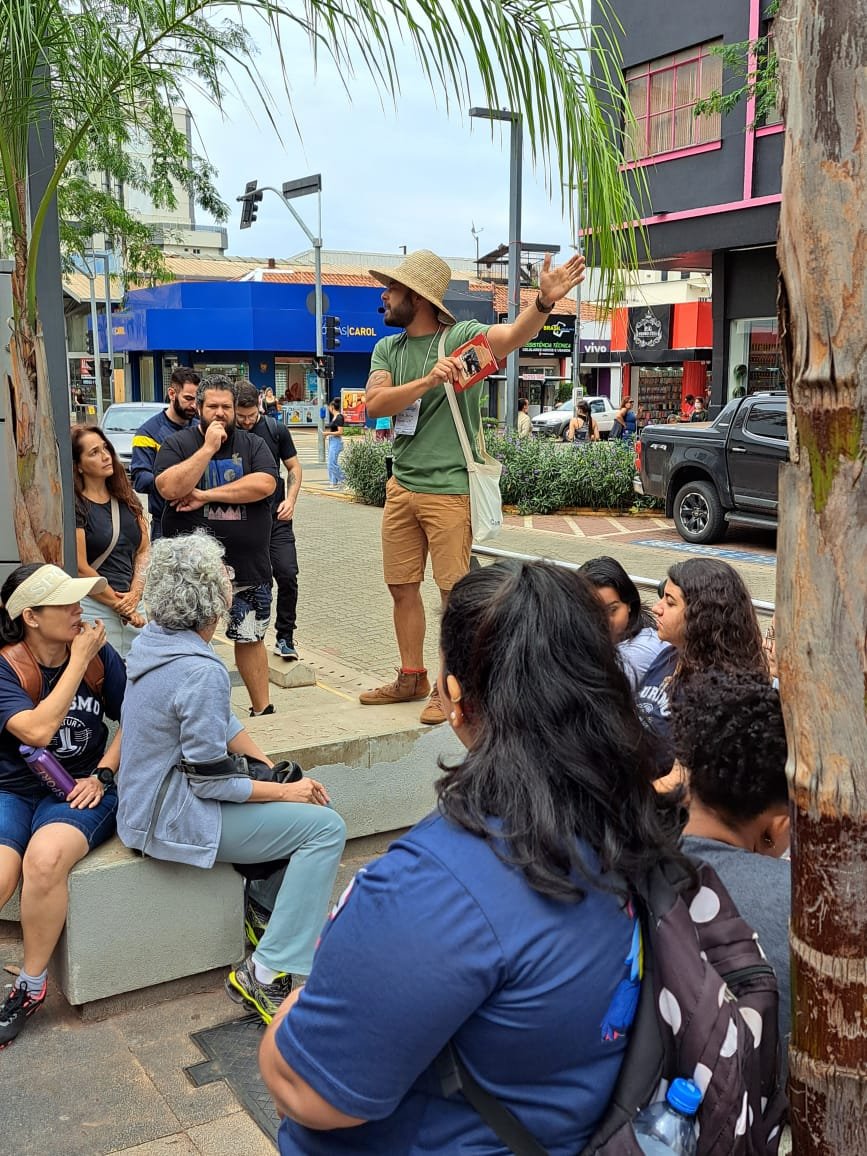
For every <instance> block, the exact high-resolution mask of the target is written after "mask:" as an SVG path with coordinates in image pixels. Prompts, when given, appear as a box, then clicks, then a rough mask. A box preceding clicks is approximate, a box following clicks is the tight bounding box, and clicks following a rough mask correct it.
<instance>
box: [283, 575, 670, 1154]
mask: <svg viewBox="0 0 867 1156" xmlns="http://www.w3.org/2000/svg"><path fill="white" fill-rule="evenodd" d="M576 611H577V618H578V621H579V622H580V628H579V629H578V630H576V627H575V622H576ZM439 693H440V696H441V700H442V702H443V705H444V708H445V710H446V713H447V715H448V720H449V722H450V724H451V727H452V729H453V731H454V733H455V735H456V736H457V737H458V739H459V740H460V742H461V743H462V744H463V745H464V746H465V747H466V753H465V754H464V755H463V757H462V758H460V759H459V760H457V761H456V762H455V763H453V764H451V765H447V764H442V765H443V767H444V774H443V776H442V778H441V779H440V781H439V782H438V784H437V793H438V796H439V808H438V812H437V813H435V814H432V815H431V816H429V817H428V818H427V819H425V820H423V821H422V822H421V823H420V824H418V825H417V826H416V827H415V828H413V830H412V831H410V832H409V833H408V834H407V835H405V836H404V837H403V838H402V839H400V840H399V841H398V842H397V843H395V844H394V845H393V846H392V847H391V848H390V850H389V851H388V853H387V854H386V855H384V856H383V857H382V858H381V859H379V860H378V861H377V862H375V863H373V864H371V865H369V866H368V867H367V868H366V869H365V870H363V871H362V872H360V874H359V875H358V876H357V877H356V879H355V882H354V884H353V886H352V888H351V889H350V890H349V891H348V893H347V895H346V896H345V897H344V900H343V901H342V904H341V905H340V908H339V910H338V912H337V913H336V914H335V915H334V916H333V917H332V920H331V922H330V923H329V925H328V926H327V928H326V930H325V932H324V933H323V937H322V940H321V943H320V946H319V948H318V950H317V955H316V957H315V959H314V964H313V970H312V973H311V976H310V979H309V981H308V984H307V986H306V988H305V989H304V990H303V991H302V992H301V994H300V996H296V997H294V998H290V1000H288V1001H287V1002H286V1004H284V1006H283V1009H281V1013H280V1014H279V1015H278V1017H277V1021H276V1022H275V1024H274V1025H273V1030H272V1029H269V1031H268V1033H267V1035H266V1037H265V1040H264V1041H263V1045H262V1051H261V1056H260V1063H261V1068H262V1073H263V1076H264V1078H265V1081H266V1083H267V1085H268V1087H269V1088H270V1090H271V1093H272V1095H273V1096H274V1098H275V1102H276V1103H277V1106H278V1109H279V1110H280V1112H281V1114H282V1115H284V1116H285V1119H284V1122H283V1125H282V1127H281V1130H280V1136H279V1143H280V1151H281V1153H282V1154H283V1156H290V1154H295V1153H302V1152H303V1153H323V1154H324V1153H328V1154H329V1156H337V1154H339V1153H362V1152H364V1153H372V1152H377V1153H379V1152H382V1153H385V1152H389V1153H392V1152H393V1153H397V1152H401V1153H406V1154H407V1156H409V1154H416V1153H422V1152H424V1153H425V1154H426V1156H436V1154H442V1156H445V1154H446V1153H449V1154H450V1153H455V1152H470V1151H473V1152H488V1151H490V1152H499V1151H502V1146H501V1145H499V1144H498V1142H497V1141H496V1139H495V1137H494V1136H493V1134H492V1132H491V1131H490V1129H489V1128H488V1126H487V1125H486V1124H485V1123H484V1122H483V1121H482V1119H481V1117H480V1116H478V1115H477V1114H476V1112H475V1111H474V1110H473V1108H471V1107H470V1106H469V1104H468V1103H467V1102H466V1101H465V1100H464V1099H463V1098H461V1097H455V1098H452V1097H450V1096H448V1095H447V1094H446V1093H444V1092H443V1090H442V1088H441V1086H440V1083H439V1081H438V1079H437V1076H436V1071H435V1064H434V1061H435V1058H436V1057H437V1055H438V1053H439V1052H440V1051H441V1049H442V1048H443V1047H444V1046H445V1045H446V1044H447V1043H449V1042H450V1041H451V1042H452V1043H453V1045H454V1047H455V1048H456V1050H457V1051H458V1053H459V1055H460V1057H461V1059H462V1060H463V1062H464V1064H465V1065H466V1067H467V1068H468V1069H469V1070H470V1071H471V1072H472V1074H473V1076H474V1077H475V1079H476V1080H477V1081H478V1082H479V1083H480V1084H481V1085H482V1086H483V1087H484V1088H486V1090H487V1091H489V1092H490V1093H492V1094H493V1095H495V1096H496V1097H497V1099H498V1100H500V1101H501V1102H502V1103H504V1104H505V1105H506V1106H507V1107H508V1108H509V1109H510V1110H511V1111H512V1112H513V1113H514V1114H515V1115H516V1116H518V1117H519V1119H520V1120H521V1122H522V1123H523V1124H524V1125H525V1126H526V1127H527V1128H528V1129H529V1130H530V1131H531V1132H532V1133H533V1134H534V1135H535V1136H537V1137H538V1138H539V1141H540V1143H541V1144H542V1145H543V1146H544V1148H545V1149H546V1150H547V1151H550V1152H552V1153H553V1152H556V1153H566V1152H576V1151H579V1150H580V1149H581V1148H582V1146H583V1145H584V1143H585V1141H586V1140H587V1139H588V1137H589V1136H590V1134H591V1133H592V1131H593V1128H594V1126H595V1124H596V1123H597V1121H598V1120H599V1118H600V1117H601V1115H602V1114H603V1112H604V1111H605V1108H606V1106H607V1104H608V1100H609V1097H610V1095H611V1091H612V1089H613V1087H614V1084H615V1081H616V1079H617V1075H618V1072H619V1070H620V1067H621V1063H622V1060H623V1055H624V1051H625V1047H626V1039H627V1033H628V1030H629V1027H630V1025H631V1023H632V1019H633V1015H634V1000H635V998H636V996H637V992H638V987H639V983H640V963H639V960H640V956H641V951H640V934H639V932H638V930H637V923H636V920H635V917H634V912H633V910H632V908H631V905H630V902H629V895H630V889H631V885H632V884H634V883H636V882H637V881H638V880H639V879H640V878H642V877H643V875H644V873H645V872H646V870H647V869H648V868H649V867H650V866H651V865H653V864H655V863H656V862H657V861H658V860H659V858H660V857H661V856H669V855H672V854H674V855H677V854H678V852H677V851H676V841H677V832H676V830H675V823H674V815H673V813H672V812H669V811H667V810H664V809H663V808H667V807H668V806H669V804H668V801H667V800H662V799H659V798H658V797H657V796H656V794H655V792H654V790H653V787H652V783H651V775H652V771H653V766H654V762H653V755H652V751H651V740H650V738H649V736H648V734H647V732H646V731H645V729H644V728H643V726H642V724H641V721H640V719H639V717H638V714H637V712H636V709H635V704H634V701H633V697H632V693H631V690H630V687H629V683H628V681H627V679H626V676H625V675H624V673H623V670H622V669H621V667H620V664H619V662H618V661H617V657H616V655H615V651H614V648H613V647H612V645H611V638H610V634H609V630H608V623H607V621H606V618H605V615H604V613H603V610H602V606H601V604H600V602H599V599H598V598H597V596H596V592H595V590H594V589H593V588H592V587H591V586H590V584H589V583H588V582H587V581H586V580H585V579H584V578H583V577H582V576H581V575H580V574H575V573H571V572H568V571H565V570H562V569H558V568H556V567H554V566H551V565H548V564H545V563H526V564H520V565H518V566H511V565H509V566H506V565H496V566H490V567H485V568H483V569H480V570H476V571H471V572H470V573H469V574H468V575H466V576H465V577H464V578H462V579H461V580H460V581H459V582H458V583H457V584H456V585H455V587H454V588H453V589H452V591H451V593H450V595H449V599H448V603H447V605H446V608H445V612H444V614H443V620H442V631H441V671H440V677H439ZM624 961H626V962H624Z"/></svg>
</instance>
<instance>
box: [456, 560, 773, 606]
mask: <svg viewBox="0 0 867 1156" xmlns="http://www.w3.org/2000/svg"><path fill="white" fill-rule="evenodd" d="M473 553H474V554H476V555H478V556H479V557H482V558H508V559H510V560H512V561H514V562H549V563H550V564H551V565H552V566H560V567H561V568H562V569H563V570H580V569H581V566H582V563H581V562H564V561H563V560H562V559H560V558H545V557H542V556H541V555H540V554H516V553H515V552H514V551H512V550H498V549H496V547H494V546H478V545H476V543H475V542H474V543H473ZM629 577H630V578H631V580H632V581H633V582H634V583H635V585H636V586H637V587H638V589H639V590H652V591H653V592H654V594H657V595H658V593H659V583H660V579H659V578H645V577H643V576H642V575H641V574H630V575H629ZM751 601H752V604H753V609H754V610H755V612H756V614H763V615H767V616H768V617H770V616H771V615H772V614H773V613H774V603H773V602H764V601H762V599H761V598H753V599H751Z"/></svg>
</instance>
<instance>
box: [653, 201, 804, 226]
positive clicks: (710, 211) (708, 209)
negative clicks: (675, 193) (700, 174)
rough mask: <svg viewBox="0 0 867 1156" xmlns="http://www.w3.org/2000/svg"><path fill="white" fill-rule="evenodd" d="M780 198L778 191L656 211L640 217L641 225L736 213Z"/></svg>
mask: <svg viewBox="0 0 867 1156" xmlns="http://www.w3.org/2000/svg"><path fill="white" fill-rule="evenodd" d="M781 200H782V196H781V194H780V193H771V194H770V195H769V196H767V197H750V198H749V199H746V198H745V199H744V200H742V201H729V202H728V204H725V205H703V206H701V208H698V209H682V210H680V211H679V212H677V213H656V214H654V215H653V216H652V217H642V218H641V220H640V221H639V224H641V225H661V224H663V223H664V222H665V221H688V220H690V219H691V218H693V217H713V216H715V215H716V214H717V213H736V212H738V211H739V210H741V209H759V208H761V207H762V206H763V205H778V204H779V203H780V201H781Z"/></svg>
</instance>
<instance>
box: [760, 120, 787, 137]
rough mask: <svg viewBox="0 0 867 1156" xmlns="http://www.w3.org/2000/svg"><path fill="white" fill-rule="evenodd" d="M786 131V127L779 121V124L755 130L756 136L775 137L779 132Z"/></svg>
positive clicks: (767, 125)
mask: <svg viewBox="0 0 867 1156" xmlns="http://www.w3.org/2000/svg"><path fill="white" fill-rule="evenodd" d="M785 131H786V126H785V125H784V124H783V123H782V121H780V123H779V124H766V125H765V126H764V128H757V129H756V136H777V135H778V134H779V133H781V132H785Z"/></svg>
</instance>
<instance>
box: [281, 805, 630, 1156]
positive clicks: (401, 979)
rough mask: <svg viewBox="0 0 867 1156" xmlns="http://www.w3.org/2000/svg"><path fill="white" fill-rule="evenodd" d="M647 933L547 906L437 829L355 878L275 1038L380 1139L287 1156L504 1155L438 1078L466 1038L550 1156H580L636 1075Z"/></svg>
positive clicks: (516, 879)
mask: <svg viewBox="0 0 867 1156" xmlns="http://www.w3.org/2000/svg"><path fill="white" fill-rule="evenodd" d="M634 931H635V923H634V920H633V919H632V918H631V916H629V915H628V914H627V913H626V912H625V911H624V909H623V906H622V904H621V902H620V901H619V900H618V899H617V898H616V897H615V896H614V895H611V894H609V893H607V892H602V891H599V890H596V889H595V888H592V889H590V890H588V892H587V895H586V898H585V899H584V900H583V901H582V902H580V903H577V904H576V903H564V902H558V901H555V900H553V899H549V898H546V897H544V896H542V895H540V894H539V893H538V892H536V891H533V890H532V889H531V888H530V887H529V886H528V884H527V882H526V880H525V878H524V876H523V875H522V873H521V872H520V871H518V870H517V869H516V868H514V867H511V866H508V865H507V864H505V863H503V862H502V861H501V860H500V859H498V858H497V856H496V855H495V854H494V852H493V851H492V850H491V848H490V847H489V846H488V844H487V843H486V842H485V841H484V840H483V839H480V838H479V837H477V836H475V835H472V834H470V833H469V832H467V831H465V830H463V829H461V828H458V827H456V826H454V825H453V824H452V823H450V822H449V821H447V820H445V819H443V818H442V817H441V816H439V815H432V816H430V817H428V818H427V819H425V820H424V821H423V822H421V823H420V824H419V825H418V826H417V827H415V828H414V829H413V830H412V831H410V832H409V833H408V834H407V835H405V836H404V837H403V838H402V839H400V840H399V841H398V842H397V843H395V844H394V845H393V846H392V847H391V848H390V850H389V851H388V853H387V854H386V855H384V856H383V857H382V858H381V859H379V860H378V861H376V862H374V863H372V864H371V865H370V866H368V867H367V868H365V869H364V870H363V871H362V872H360V873H359V875H358V876H356V879H355V881H354V883H353V885H352V886H351V888H350V890H349V891H348V894H347V895H345V896H344V899H343V900H342V901H341V904H340V905H339V907H338V910H337V911H336V913H335V914H334V915H332V918H331V920H330V921H329V923H328V925H327V927H326V929H325V932H324V933H323V936H322V939H321V942H320V944H319V947H318V949H317V954H316V958H315V960H314V965H313V971H312V974H311V976H310V979H309V981H308V983H307V986H306V987H305V989H304V991H303V992H302V993H301V996H300V998H299V1000H298V1003H297V1004H296V1006H295V1007H294V1008H293V1009H292V1011H291V1012H290V1013H289V1015H288V1016H287V1017H286V1019H285V1020H284V1021H283V1023H282V1024H281V1025H280V1027H279V1029H278V1031H277V1035H276V1042H277V1047H278V1048H279V1050H280V1052H281V1054H282V1055H283V1057H284V1058H285V1060H286V1062H287V1063H288V1064H289V1065H290V1066H291V1067H292V1068H293V1069H294V1070H295V1071H296V1072H297V1073H298V1074H299V1075H301V1076H302V1077H303V1078H304V1079H305V1080H306V1081H307V1082H308V1083H309V1084H310V1086H311V1087H312V1088H314V1089H315V1091H317V1092H318V1093H319V1094H320V1095H321V1096H322V1097H323V1098H324V1099H325V1100H327V1101H328V1103H330V1104H331V1105H332V1106H333V1107H335V1108H337V1109H338V1110H340V1111H341V1112H344V1113H346V1114H347V1115H350V1116H356V1117H360V1118H361V1119H364V1120H366V1121H368V1122H367V1123H365V1124H363V1125H361V1126H359V1127H356V1128H346V1129H338V1130H334V1131H330V1132H318V1131H313V1130H310V1129H307V1128H304V1127H301V1126H300V1125H298V1124H295V1123H293V1122H292V1121H289V1120H284V1122H283V1124H282V1126H281V1129H280V1135H279V1144H280V1152H281V1153H282V1156H294V1154H296V1153H310V1154H322V1156H326V1154H327V1156H338V1154H339V1153H368V1154H369V1156H373V1154H374V1153H375V1154H376V1156H386V1154H387V1156H422V1153H424V1156H433V1154H438V1153H439V1154H442V1156H445V1154H446V1153H448V1154H455V1153H471V1152H472V1153H484V1154H485V1156H490V1154H496V1153H503V1154H504V1156H505V1153H506V1149H505V1148H503V1146H502V1145H501V1144H499V1142H498V1141H497V1139H496V1137H495V1136H494V1134H493V1133H492V1132H491V1131H490V1129H489V1128H488V1127H487V1125H486V1124H485V1123H484V1122H483V1121H482V1120H481V1118H480V1117H479V1116H478V1115H477V1113H476V1112H475V1111H474V1110H473V1109H472V1108H471V1107H470V1106H469V1105H468V1104H467V1102H466V1101H465V1100H464V1099H463V1097H462V1096H457V1097H449V1098H446V1097H445V1096H444V1095H443V1093H442V1091H441V1089H440V1086H439V1082H438V1080H437V1078H436V1075H435V1073H434V1072H433V1071H432V1069H431V1065H432V1062H433V1061H434V1059H435V1057H436V1056H437V1055H438V1053H439V1052H440V1051H441V1049H442V1048H443V1046H444V1045H445V1044H446V1043H447V1042H448V1040H450V1039H451V1038H452V1037H454V1039H455V1042H456V1045H457V1047H458V1050H459V1052H460V1055H461V1057H462V1059H463V1060H464V1062H465V1064H466V1065H467V1067H468V1069H469V1070H470V1071H471V1072H472V1074H473V1075H474V1076H475V1078H476V1079H477V1080H478V1081H479V1083H480V1084H482V1086H483V1087H485V1088H487V1089H488V1090H489V1091H490V1092H492V1093H493V1094H494V1095H495V1096H497V1097H498V1099H500V1100H502V1102H503V1103H505V1104H506V1106H507V1107H509V1108H510V1109H511V1111H512V1112H514V1113H515V1114H516V1115H517V1116H518V1117H519V1119H520V1120H521V1121H522V1122H523V1123H524V1124H525V1125H526V1126H527V1127H528V1128H529V1129H530V1131H531V1132H533V1134H534V1135H536V1136H537V1137H538V1139H539V1141H540V1142H541V1143H542V1144H543V1145H544V1147H545V1148H546V1149H547V1151H548V1152H549V1153H550V1154H551V1156H574V1154H575V1152H577V1151H579V1150H580V1149H581V1148H582V1147H583V1145H584V1143H585V1142H586V1140H587V1139H588V1138H589V1136H590V1135H591V1133H592V1131H593V1128H594V1126H595V1124H596V1123H597V1121H598V1120H599V1118H600V1117H601V1115H602V1114H603V1112H604V1111H605V1108H606V1106H607V1104H608V1101H609V1098H610V1095H611V1092H612V1089H613V1087H614V1083H615V1081H616V1079H617V1075H618V1073H619V1071H620V1066H621V1063H622V1060H623V1055H624V1051H625V1047H626V1038H625V1034H624V1033H625V1031H626V1028H627V1027H628V1026H629V1024H630V1023H631V1018H632V1015H631V1011H629V1007H630V1001H629V1000H628V999H626V1000H625V1001H624V1000H623V998H622V996H623V988H624V985H627V986H628V984H629V980H630V963H628V962H627V958H628V957H629V956H630V954H631V952H632V951H633V950H634V947H635V941H634ZM633 987H635V988H636V990H637V985H635V984H633ZM624 1007H625V1008H626V1009H627V1010H626V1013H625V1014H624ZM624 1020H625V1021H626V1022H624Z"/></svg>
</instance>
